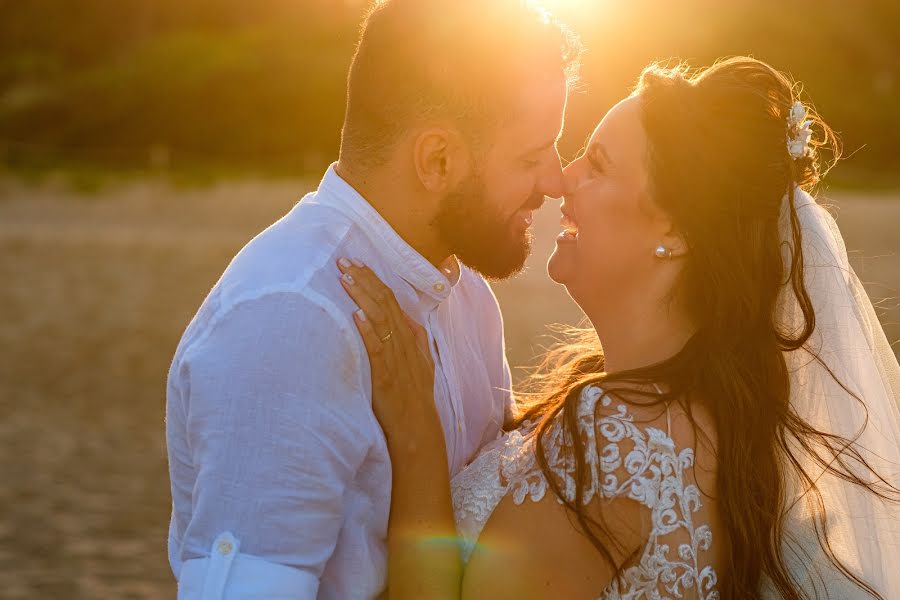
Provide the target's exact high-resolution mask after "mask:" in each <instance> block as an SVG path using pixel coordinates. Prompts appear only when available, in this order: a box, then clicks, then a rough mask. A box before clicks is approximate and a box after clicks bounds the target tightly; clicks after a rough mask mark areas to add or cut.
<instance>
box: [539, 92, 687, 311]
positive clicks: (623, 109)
mask: <svg viewBox="0 0 900 600" xmlns="http://www.w3.org/2000/svg"><path fill="white" fill-rule="evenodd" d="M646 161H647V139H646V135H645V134H644V128H643V125H642V124H641V118H640V100H639V99H638V98H637V97H631V98H627V99H625V100H623V101H621V102H619V103H618V104H617V105H616V106H614V107H613V108H612V109H611V110H610V111H609V112H608V113H607V114H606V116H605V117H604V118H603V120H602V121H601V122H600V125H598V126H597V129H596V130H594V133H593V135H592V136H591V139H590V141H589V142H588V145H587V148H586V149H585V152H584V154H582V155H581V156H580V157H579V158H578V159H576V160H575V161H574V162H572V163H571V164H570V165H568V166H567V167H566V168H565V170H564V182H565V191H566V193H565V200H564V201H563V204H562V206H561V211H562V213H563V216H562V220H561V222H562V225H563V228H564V231H563V233H562V234H560V236H559V237H558V238H557V240H556V249H555V250H554V252H553V254H552V255H551V256H550V261H549V262H548V264H547V271H548V273H549V275H550V278H551V279H553V280H554V281H556V282H557V283H561V284H563V285H565V286H566V289H567V290H568V292H569V295H571V296H572V298H573V299H574V300H575V301H576V302H578V303H579V304H581V305H582V308H584V309H587V308H588V307H587V306H585V302H586V301H587V302H590V303H592V304H595V305H598V307H601V308H602V307H603V306H607V307H612V306H614V305H615V303H612V304H611V303H610V302H609V300H612V299H615V298H621V299H623V300H625V299H627V298H628V297H629V295H630V294H629V292H632V293H638V292H639V290H641V289H643V288H645V287H646V285H645V284H646V283H647V280H648V278H650V277H652V276H653V270H654V268H655V266H656V264H655V262H654V261H660V259H659V258H657V257H656V256H655V253H654V251H655V249H656V247H657V246H658V245H659V244H660V243H664V242H665V234H666V233H667V232H668V230H669V229H670V225H669V222H668V219H667V218H666V217H665V215H664V214H662V212H661V211H660V210H659V209H658V208H656V207H655V206H654V205H653V203H652V202H651V200H650V199H649V197H648V196H647V180H648V173H647V162H646ZM632 297H633V296H632Z"/></svg>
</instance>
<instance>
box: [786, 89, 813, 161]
mask: <svg viewBox="0 0 900 600" xmlns="http://www.w3.org/2000/svg"><path fill="white" fill-rule="evenodd" d="M810 125H812V121H810V120H807V119H806V107H805V106H803V103H802V102H800V101H799V100H798V101H797V102H794V105H793V106H792V107H791V114H790V116H789V117H788V132H787V149H788V153H789V154H790V155H791V157H792V158H793V159H794V160H797V159H800V158H803V157H804V156H806V155H807V154H808V153H809V140H810V139H811V138H812V130H811V129H810V128H809V126H810Z"/></svg>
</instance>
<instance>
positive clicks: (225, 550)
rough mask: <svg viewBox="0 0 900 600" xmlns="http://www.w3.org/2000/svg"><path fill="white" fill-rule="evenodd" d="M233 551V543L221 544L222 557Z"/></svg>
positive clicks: (220, 552)
mask: <svg viewBox="0 0 900 600" xmlns="http://www.w3.org/2000/svg"><path fill="white" fill-rule="evenodd" d="M232 550H234V546H233V545H232V543H231V542H219V554H221V555H222V556H228V555H229V554H231V551H232Z"/></svg>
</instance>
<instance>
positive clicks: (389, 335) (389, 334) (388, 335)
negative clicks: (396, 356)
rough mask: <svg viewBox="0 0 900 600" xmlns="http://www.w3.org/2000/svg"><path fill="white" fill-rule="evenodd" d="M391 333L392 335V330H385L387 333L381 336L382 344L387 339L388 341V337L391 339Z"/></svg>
mask: <svg viewBox="0 0 900 600" xmlns="http://www.w3.org/2000/svg"><path fill="white" fill-rule="evenodd" d="M392 335H394V332H393V331H388V332H387V335H386V336H384V337H383V338H381V343H382V344H386V343H387V341H388V340H389V339H391V336H392Z"/></svg>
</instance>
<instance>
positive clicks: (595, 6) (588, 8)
mask: <svg viewBox="0 0 900 600" xmlns="http://www.w3.org/2000/svg"><path fill="white" fill-rule="evenodd" d="M538 2H539V3H540V4H541V5H543V6H544V7H545V8H546V9H547V10H549V11H550V12H551V13H553V14H554V15H556V16H558V17H560V18H561V19H567V18H568V19H573V18H584V17H588V16H592V15H596V14H598V13H599V12H600V11H601V10H603V9H604V8H606V6H607V5H608V4H609V1H608V0H538Z"/></svg>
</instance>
